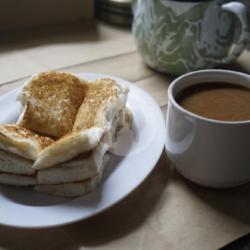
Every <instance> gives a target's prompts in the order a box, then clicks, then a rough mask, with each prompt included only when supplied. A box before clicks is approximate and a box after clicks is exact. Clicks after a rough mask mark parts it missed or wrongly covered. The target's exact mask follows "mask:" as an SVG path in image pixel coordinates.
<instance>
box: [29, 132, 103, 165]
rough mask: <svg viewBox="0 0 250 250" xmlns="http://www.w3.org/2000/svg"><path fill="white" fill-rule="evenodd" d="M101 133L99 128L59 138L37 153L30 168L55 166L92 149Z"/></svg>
mask: <svg viewBox="0 0 250 250" xmlns="http://www.w3.org/2000/svg"><path fill="white" fill-rule="evenodd" d="M103 132H104V131H103V129H101V128H91V129H86V130H83V131H78V132H72V133H70V134H68V135H65V136H63V137H61V138H60V139H59V140H57V141H56V142H54V143H53V144H51V145H50V146H49V147H47V148H45V149H44V150H42V151H41V152H40V153H39V155H38V157H37V159H36V161H35V163H34V165H33V166H32V168H34V169H45V168H48V167H51V166H56V165H58V164H59V163H62V162H66V161H68V160H71V159H73V158H74V157H76V156H78V155H80V154H82V153H84V152H86V151H89V150H92V149H94V148H95V147H96V146H97V145H98V143H99V141H100V139H101V137H102V135H103Z"/></svg>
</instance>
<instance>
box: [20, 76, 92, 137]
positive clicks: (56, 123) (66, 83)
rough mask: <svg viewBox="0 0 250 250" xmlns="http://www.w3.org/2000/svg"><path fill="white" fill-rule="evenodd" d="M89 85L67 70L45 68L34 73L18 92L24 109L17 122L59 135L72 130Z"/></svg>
mask: <svg viewBox="0 0 250 250" xmlns="http://www.w3.org/2000/svg"><path fill="white" fill-rule="evenodd" d="M86 89H87V87H86V84H85V83H84V82H83V81H82V80H80V79H79V78H78V77H76V76H73V75H71V74H68V73H62V72H46V73H41V74H39V75H37V76H35V77H33V78H32V79H31V80H30V81H29V82H28V83H27V84H26V85H25V86H24V87H23V89H22V92H21V94H20V96H19V100H20V101H21V103H22V105H23V107H24V109H23V112H22V114H21V116H20V118H19V120H18V124H19V125H20V126H22V127H25V128H27V129H29V130H32V131H34V132H37V133H40V134H46V135H49V136H53V137H57V138H58V137H61V136H63V135H65V134H67V133H69V132H71V131H72V127H73V124H74V121H75V117H76V113H77V110H78V108H79V107H80V105H81V103H82V101H83V98H84V96H85V92H86Z"/></svg>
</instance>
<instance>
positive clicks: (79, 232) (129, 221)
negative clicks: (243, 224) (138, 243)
mask: <svg viewBox="0 0 250 250" xmlns="http://www.w3.org/2000/svg"><path fill="white" fill-rule="evenodd" d="M159 162H160V164H159V163H158V164H157V166H156V167H155V169H154V170H153V171H152V173H151V174H150V175H149V176H148V178H146V180H145V181H144V182H143V183H142V184H141V185H140V186H139V187H138V188H137V189H136V190H135V191H134V192H132V193H131V194H130V195H129V196H128V197H127V198H125V199H124V200H122V201H121V202H120V203H118V204H117V205H115V206H114V207H112V208H110V209H108V210H107V211H106V212H103V213H101V214H100V215H97V216H95V217H93V218H90V219H88V220H85V221H81V222H78V223H74V224H71V225H67V226H63V227H58V228H51V229H36V230H31V229H29V230H27V229H16V228H9V227H3V226H2V227H1V226H0V248H1V247H3V248H4V247H6V249H8V250H14V249H28V250H29V249H47V250H50V249H79V248H80V247H81V246H82V247H95V246H100V245H104V244H108V243H110V242H112V241H115V240H117V239H119V238H122V237H125V236H126V235H129V234H131V233H132V232H133V231H134V230H136V229H137V228H139V227H140V226H141V225H143V223H145V221H146V219H147V217H148V216H149V215H150V214H151V213H152V212H153V211H154V209H155V206H156V204H157V203H158V202H159V200H160V198H161V195H162V194H163V191H164V190H165V188H166V186H167V184H168V181H169V177H170V172H171V169H170V167H168V166H170V164H169V163H168V159H167V157H166V154H162V156H161V159H160V161H159Z"/></svg>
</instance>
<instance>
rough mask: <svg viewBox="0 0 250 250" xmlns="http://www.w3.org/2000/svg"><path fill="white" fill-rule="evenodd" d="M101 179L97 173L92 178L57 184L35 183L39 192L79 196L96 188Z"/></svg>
mask: <svg viewBox="0 0 250 250" xmlns="http://www.w3.org/2000/svg"><path fill="white" fill-rule="evenodd" d="M100 179H101V176H100V175H97V176H94V177H92V178H90V179H86V180H83V181H79V182H73V183H64V184H56V185H35V187H34V190H35V191H37V192H39V193H43V194H48V195H55V196H63V197H77V196H81V195H84V194H87V193H89V192H91V191H92V190H94V189H95V188H96V187H97V186H98V184H99V182H100Z"/></svg>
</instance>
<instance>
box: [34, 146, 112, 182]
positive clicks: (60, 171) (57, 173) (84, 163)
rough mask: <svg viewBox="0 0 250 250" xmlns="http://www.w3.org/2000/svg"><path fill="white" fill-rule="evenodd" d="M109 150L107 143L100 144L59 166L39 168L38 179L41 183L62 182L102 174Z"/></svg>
mask: <svg viewBox="0 0 250 250" xmlns="http://www.w3.org/2000/svg"><path fill="white" fill-rule="evenodd" d="M107 150H108V147H107V145H105V144H100V145H98V146H97V147H96V148H95V149H94V150H92V151H89V153H88V154H84V155H81V156H80V157H77V158H75V159H73V160H71V161H68V162H65V163H62V164H60V165H59V166H58V165H57V166H55V167H52V168H48V169H44V170H39V171H38V172H37V181H38V183H39V184H62V183H71V182H76V181H81V180H84V179H89V178H92V177H94V176H97V175H100V174H101V173H102V170H103V167H104V165H105V163H106V162H107V159H108V155H105V153H106V152H107ZM104 155H105V159H104Z"/></svg>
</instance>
